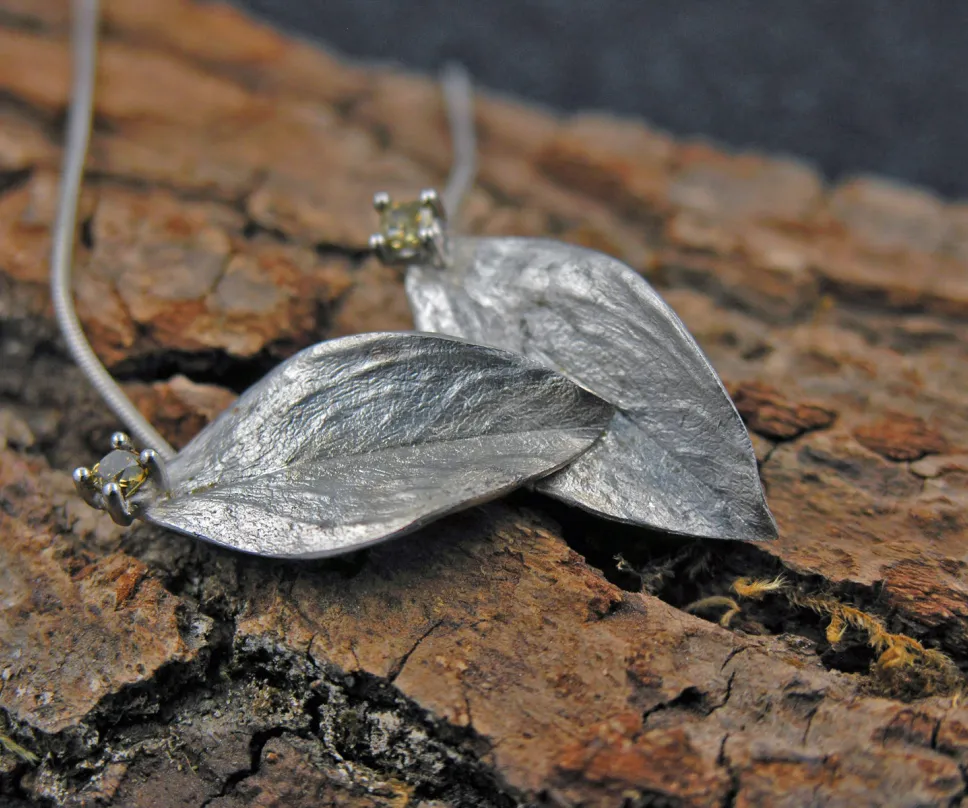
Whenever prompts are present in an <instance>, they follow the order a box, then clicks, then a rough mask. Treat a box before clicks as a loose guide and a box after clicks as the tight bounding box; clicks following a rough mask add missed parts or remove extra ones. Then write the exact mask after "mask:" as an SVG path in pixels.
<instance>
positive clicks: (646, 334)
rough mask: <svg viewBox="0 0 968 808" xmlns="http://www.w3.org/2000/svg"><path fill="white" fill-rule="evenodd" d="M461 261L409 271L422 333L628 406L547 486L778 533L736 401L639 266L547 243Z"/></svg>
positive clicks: (597, 501) (718, 525) (597, 503)
mask: <svg viewBox="0 0 968 808" xmlns="http://www.w3.org/2000/svg"><path fill="white" fill-rule="evenodd" d="M451 262H452V266H451V267H449V268H447V269H442V270H438V269H434V268H431V267H419V266H414V267H410V268H409V269H408V272H407V295H408V297H409V299H410V304H411V308H412V309H413V312H414V319H415V321H416V323H417V327H418V328H419V329H421V330H424V331H435V332H439V333H444V334H452V335H454V336H460V337H463V338H465V339H469V340H472V341H474V342H480V343H483V344H487V345H494V346H497V347H500V348H504V349H506V350H510V351H515V352H519V353H522V354H524V355H525V356H529V357H532V358H534V359H536V360H538V361H540V362H541V363H543V364H545V365H547V366H548V367H551V368H554V369H556V370H559V371H561V372H562V373H564V374H565V375H567V376H569V377H570V378H572V379H574V380H575V381H577V382H579V383H580V384H582V385H584V386H585V387H587V388H588V389H590V390H593V391H594V392H596V393H597V394H598V395H600V396H601V397H602V398H604V399H605V400H606V401H609V402H610V403H612V404H614V405H615V406H616V408H617V412H616V415H615V417H614V419H613V420H612V423H611V424H610V426H609V429H608V431H607V432H606V435H605V437H604V438H603V439H602V440H601V441H600V442H599V443H598V444H597V445H596V446H595V447H593V448H592V449H591V451H589V452H587V453H586V454H584V455H582V456H581V457H580V458H578V460H576V461H575V462H574V463H572V464H571V465H570V466H569V467H568V468H566V469H564V470H563V471H561V472H559V473H557V474H555V475H553V476H551V477H548V478H546V479H544V480H541V481H539V482H538V483H537V484H536V486H535V487H536V488H537V489H538V490H540V491H543V492H545V493H547V494H550V495H552V496H555V497H558V498H559V499H562V500H564V501H566V502H570V503H573V504H575V505H579V506H581V507H583V508H586V509H587V510H589V511H593V512H595V513H598V514H601V515H604V516H608V517H610V518H613V519H619V520H621V521H625V522H630V523H633V524H639V525H643V526H647V527H652V528H657V529H660V530H665V531H669V532H672V533H680V534H687V535H691V536H701V537H706V538H718V539H754V540H755V539H771V538H775V537H776V525H775V523H774V521H773V517H772V515H771V514H770V512H769V509H768V508H767V506H766V501H765V499H764V496H763V489H762V487H761V485H760V480H759V475H758V472H757V467H756V459H755V457H754V455H753V447H752V445H751V443H750V439H749V435H748V433H747V431H746V428H745V427H744V425H743V423H742V421H741V420H740V417H739V414H738V413H737V412H736V408H735V407H734V406H733V403H732V401H731V400H730V398H729V396H728V395H727V393H726V390H725V389H724V388H723V385H722V383H721V382H720V380H719V377H718V376H717V375H716V372H715V371H714V370H713V368H712V366H711V365H710V364H709V361H708V360H707V359H706V357H705V356H704V355H703V353H702V351H701V350H700V349H699V346H698V345H697V344H696V342H695V340H693V338H692V337H691V336H690V335H689V333H688V332H687V331H686V328H685V326H684V325H683V324H682V322H681V321H680V320H679V318H678V317H676V315H675V313H674V312H673V311H672V310H671V309H670V308H669V307H668V306H667V305H666V303H665V302H664V301H663V300H662V299H661V298H660V297H659V296H658V294H657V293H656V292H655V290H654V289H653V288H652V287H651V286H650V285H649V284H648V283H647V282H646V281H645V280H644V279H643V278H642V277H641V276H640V275H638V274H637V273H636V272H634V271H633V270H632V269H630V268H629V267H627V266H625V265H624V264H622V263H621V262H619V261H617V260H615V259H614V258H611V257H609V256H607V255H603V254H602V253H598V252H593V251H591V250H586V249H582V248H579V247H574V246H571V245H568V244H564V243H562V242H557V241H548V240H542V239H525V238H486V239H471V238H459V237H452V238H451Z"/></svg>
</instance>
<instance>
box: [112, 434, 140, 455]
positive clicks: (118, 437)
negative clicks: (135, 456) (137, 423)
mask: <svg viewBox="0 0 968 808" xmlns="http://www.w3.org/2000/svg"><path fill="white" fill-rule="evenodd" d="M111 448H112V449H120V450H122V451H126V452H133V451H134V444H133V443H132V442H131V438H129V437H128V436H127V434H126V433H124V432H115V433H114V434H112V435H111Z"/></svg>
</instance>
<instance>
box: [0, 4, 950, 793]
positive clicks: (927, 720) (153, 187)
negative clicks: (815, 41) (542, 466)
mask: <svg viewBox="0 0 968 808" xmlns="http://www.w3.org/2000/svg"><path fill="white" fill-rule="evenodd" d="M66 15H67V6H66V3H64V2H63V0H43V1H42V2H38V1H37V0H31V1H30V2H26V1H25V0H2V2H0V99H2V100H0V188H2V193H0V283H2V286H0V289H2V293H0V304H2V308H0V321H2V327H3V334H4V338H3V351H4V358H3V362H2V365H0V395H2V399H0V438H2V440H0V444H2V445H3V446H4V447H5V448H3V453H2V456H0V482H2V484H3V493H2V497H0V503H2V506H3V507H2V508H0V674H2V678H0V721H2V725H0V740H2V742H3V743H2V744H0V793H2V792H6V793H7V794H9V795H11V796H12V797H14V798H32V799H37V800H47V801H49V802H53V803H59V804H70V805H95V804H109V805H159V804H166V805H167V804H170V805H212V806H219V807H220V808H229V807H230V806H241V805H260V806H270V805H273V806H274V805H285V806H289V807H290V808H291V807H292V806H298V805H306V806H310V805H311V806H315V805H320V804H324V805H339V806H421V805H422V806H425V808H429V807H430V806H440V805H452V806H475V805H479V806H507V805H513V804H517V803H524V804H549V805H589V806H612V805H615V806H617V805H623V804H626V805H646V804H667V805H688V806H726V805H736V806H752V805H763V804H771V805H790V806H802V805H820V804H823V805H844V806H858V805H881V804H890V805H912V806H913V805H952V804H958V803H959V801H961V800H963V799H964V797H965V794H966V785H965V777H964V775H963V772H964V767H965V766H966V765H968V709H966V708H965V707H963V706H962V705H961V697H960V691H961V686H962V676H961V673H960V670H959V668H958V666H964V665H966V664H968V628H966V626H968V624H966V622H965V621H966V616H968V586H966V571H965V570H966V567H965V559H966V557H968V556H966V554H968V460H966V455H965V451H966V450H965V447H966V445H968V440H966V437H968V411H966V408H965V401H966V400H968V361H966V358H968V328H966V325H965V323H966V319H968V318H966V315H968V271H966V270H968V265H966V262H968V213H966V209H965V208H964V206H961V205H951V204H945V203H943V202H941V201H940V200H938V199H936V198H935V197H933V196H932V195H930V194H928V193H925V192H923V191H919V190H914V189H909V188H904V187H900V186H896V185H893V184H890V183H887V182H885V181H882V180H874V179H857V180H854V181H851V182H847V183H844V184H842V185H839V186H835V187H828V186H826V185H825V184H824V183H823V182H822V181H821V180H820V178H818V176H817V175H816V174H815V173H814V172H813V171H812V170H811V169H810V168H809V167H807V166H804V165H802V164H799V163H797V162H794V161H789V160H777V159H769V158H765V157H760V156H757V155H730V154H725V153H723V152H720V151H718V150H716V149H714V148H712V147H710V146H707V145H705V144H701V143H681V142H677V141H675V140H673V139H671V138H669V137H666V136H664V135H661V134H659V133H656V132H653V131H651V130H649V129H647V128H646V127H644V126H642V125H640V124H637V123H630V122H625V121H619V120H613V119H610V118H607V117H598V116H577V117H573V118H563V119H556V118H552V117H550V116H548V115H546V114H544V113H538V112H535V111H534V110H531V109H528V108H527V107H524V106H519V105H515V104H512V103H510V102H507V101H502V100H497V99H494V98H490V97H486V96H485V97H482V98H481V99H480V102H479V107H478V125H479V128H480V132H481V149H482V152H481V178H480V180H481V181H480V185H479V186H478V188H477V190H475V191H474V193H473V195H472V197H471V199H470V200H469V203H468V205H467V208H466V211H465V217H464V225H465V226H466V227H467V228H468V229H470V230H472V231H475V232H481V233H522V234H534V235H548V234H553V235H555V236H557V237H560V238H563V239H566V240H570V241H575V242H579V243H584V244H590V245H593V246H595V247H596V248H599V249H605V250H607V251H609V252H611V253H613V254H615V255H616V256H618V257H620V258H622V259H623V260H625V261H627V262H629V263H630V264H631V265H633V266H634V267H636V268H637V269H639V270H641V271H642V272H643V274H645V275H646V276H647V277H648V278H649V279H650V280H651V281H653V282H654V283H655V284H656V285H657V286H658V287H659V288H660V289H661V290H662V292H663V294H664V295H665V296H666V297H667V299H668V300H669V301H670V303H671V304H672V305H673V306H674V308H675V309H676V310H677V311H678V312H679V314H680V315H681V316H682V317H683V319H684V320H685V321H686V323H687V325H688V326H689V327H690V329H691V330H692V331H693V333H695V334H696V336H697V338H698V339H699V341H700V342H701V344H702V345H703V347H704V349H705V350H706V351H707V353H708V354H709V356H710V358H711V360H712V361H713V363H714V365H715V366H716V368H717V369H718V370H719V371H720V373H721V374H722V375H723V377H724V378H725V380H726V381H727V384H728V385H729V387H730V389H731V390H732V391H733V392H734V394H735V396H736V399H737V403H738V405H739V407H740V409H741V411H742V412H743V414H744V416H745V417H746V419H747V421H748V425H749V426H750V428H751V430H752V431H753V437H754V444H755V448H756V450H757V455H758V458H759V460H760V462H761V470H762V476H763V479H764V482H765V485H766V487H767V490H768V495H769V500H770V504H771V506H772V508H773V510H774V513H775V514H776V516H777V519H778V522H779V525H780V532H781V537H780V539H779V540H778V541H777V542H775V543H773V544H771V545H768V546H766V545H764V546H757V547H752V546H747V545H743V544H738V543H715V544H708V545H689V546H684V545H683V544H682V543H681V542H670V541H669V540H668V539H664V538H663V537H660V536H656V535H653V534H649V533H646V532H643V531H636V530H633V529H630V528H626V527H622V526H618V525H615V524H612V523H607V522H604V521H600V520H596V519H594V518H592V517H588V516H584V515H582V514H577V513H573V512H566V511H565V510H563V509H562V508H561V507H560V506H557V505H555V504H554V503H552V502H550V501H548V500H545V499H541V498H539V497H536V496H532V495H526V494H518V495H516V496H513V497H511V498H509V499H508V500H506V501H502V502H500V503H496V504H493V505H490V506H488V507H485V508H480V509H475V510H471V511H468V512H466V513H464V514H461V515H458V516H455V517H453V518H450V519H447V520H444V521H442V522H440V523H438V524H436V525H434V526H432V527H430V528H428V529H426V530H424V531H422V532H421V533H419V534H417V535H414V536H411V537H409V538H407V539H403V540H400V541H398V542H394V543H391V544H389V545H386V546H384V547H380V548H378V549H374V550H372V551H370V552H366V553H361V554H357V555H354V556H352V557H348V558H342V559H337V560H333V561H329V562H320V563H311V564H306V563H303V564H279V563H269V562H266V561H263V560H257V559H251V558H247V557H242V556H239V555H235V554H231V553H227V552H221V551H218V550H216V549H213V548H211V547H208V546H205V545H202V544H199V543H196V542H192V541H190V540H187V539H184V538H182V537H178V536H175V535H172V534H168V533H165V532H163V531H160V530H154V529H151V528H148V527H145V526H140V527H137V528H135V529H132V530H129V531H123V530H121V529H119V528H117V527H116V526H114V525H113V524H112V523H111V522H110V520H108V519H107V518H106V517H104V516H103V515H101V514H97V513H95V512H93V511H91V510H89V509H87V508H86V506H84V505H83V503H81V502H80V501H79V500H78V499H77V497H76V496H75V495H74V494H73V491H72V486H71V482H70V476H69V470H70V469H71V468H72V467H73V466H75V465H78V464H81V463H90V462H92V460H93V459H96V458H97V457H98V456H99V455H100V454H101V453H103V449H104V446H105V445H106V441H107V437H108V435H109V434H110V432H111V431H112V430H113V429H115V428H116V427H117V424H116V423H115V422H114V421H113V419H112V418H111V417H110V416H109V415H107V414H106V413H105V412H104V411H103V410H102V409H101V407H100V406H99V404H98V402H97V401H96V400H95V398H94V397H93V394H92V393H91V392H90V390H89V389H88V387H87V386H86V385H85V384H84V382H83V380H82V379H81V377H80V375H79V374H78V372H77V371H76V370H75V369H74V368H72V367H71V365H70V363H69V362H68V361H67V359H66V358H65V356H64V353H63V351H62V350H61V348H60V346H59V343H58V341H57V339H56V336H55V330H54V327H53V324H52V320H51V314H50V303H49V298H48V295H47V291H46V275H47V265H46V254H47V249H48V227H49V224H50V222H51V219H52V216H53V201H54V193H55V190H56V171H57V166H58V161H59V156H60V151H59V129H58V126H59V123H58V122H59V121H60V120H61V116H62V113H63V110H64V107H65V103H66V91H67V80H68V77H67V67H68V50H67V45H66V40H65V37H66V32H67V16H66ZM106 16H107V29H106V39H105V43H104V48H103V56H102V62H101V68H100V73H99V84H98V100H97V104H98V129H97V132H96V133H95V136H94V140H93V144H92V154H91V161H90V165H91V173H90V176H89V178H88V181H87V183H86V185H85V191H84V197H83V200H82V212H83V218H84V220H85V222H86V224H85V227H84V232H83V238H82V239H81V240H80V242H79V246H78V250H79V252H78V266H77V272H76V274H77V279H76V284H75V289H76V294H77V299H78V305H79V309H80V312H81V316H82V319H83V321H84V324H85V327H86V328H87V331H88V333H89V334H90V335H91V338H92V340H93V342H94V345H95V348H96V349H97V351H98V353H99V354H100V356H102V357H103V358H104V359H105V361H107V362H108V363H109V364H111V366H112V367H114V368H115V369H116V370H118V371H119V372H120V373H122V374H123V375H124V377H125V378H126V379H128V380H130V381H129V385H130V386H129V389H130V390H131V392H132V395H133V396H134V397H135V399H136V400H137V401H138V403H139V406H141V407H142V409H143V410H144V411H145V412H146V413H148V414H150V415H151V417H152V418H153V419H154V420H155V422H156V423H158V424H159V425H160V427H161V429H162V431H163V432H164V433H165V434H166V435H167V436H169V437H170V438H171V439H172V441H173V442H175V443H176V444H182V443H184V442H185V441H186V440H188V439H189V438H190V437H191V435H192V434H194V432H196V431H197V430H198V429H199V428H200V427H201V425H203V424H204V423H205V422H206V421H207V420H208V419H209V418H211V417H212V415H213V414H214V413H216V412H218V411H219V410H220V409H221V408H222V407H224V406H226V405H227V403H228V402H230V401H231V399H232V396H233V395H234V394H235V393H237V392H238V391H240V390H241V389H244V387H245V386H246V385H248V384H250V383H251V382H252V381H254V380H255V379H256V378H258V377H259V376H260V375H261V374H262V373H264V372H265V371H266V370H267V369H268V368H270V367H272V366H273V365H274V364H276V363H277V362H278V361H279V360H280V359H282V358H284V357H285V356H287V355H290V354H291V353H292V352H294V351H295V350H297V349H299V348H300V347H302V346H304V345H307V344H310V343H312V342H314V341H317V340H319V339H322V338H326V337H328V336H333V335H337V334H345V333H353V332H356V331H361V330H369V329H401V328H407V327H409V326H410V325H411V323H410V320H409V315H408V313H407V307H406V302H405V300H404V296H403V290H402V286H401V283H400V278H399V275H398V273H396V272H393V271H390V270H386V269H384V268H382V267H379V266H377V265H376V264H375V263H374V262H373V261H371V260H369V259H367V258H365V255H364V253H363V250H364V248H365V244H366V237H367V234H368V233H369V231H370V229H371V228H372V226H373V224H374V220H373V217H372V214H371V213H370V209H369V199H370V196H371V195H372V193H373V192H374V191H376V190H379V189H386V190H389V191H390V192H392V193H396V194H397V195H399V196H404V195H412V194H414V193H415V192H416V191H417V190H419V189H420V188H422V187H425V186H432V185H435V184H439V183H440V182H441V181H442V178H443V177H444V175H445V173H446V170H447V167H448V163H449V160H450V156H449V154H450V149H449V146H448V143H447V137H446V128H445V122H444V119H443V115H442V109H441V101H440V98H439V93H438V91H437V88H436V87H435V86H434V84H433V83H432V82H430V81H427V80H424V79H419V78H414V77H409V76H404V75H400V74H395V73H389V72H385V71H380V70H370V69H365V68H361V67H351V66H348V65H346V64H343V63H341V62H339V61H338V60H336V59H334V58H332V57H330V56H328V55H326V54H324V53H322V52H321V51H317V50H314V49H312V48H311V47H309V46H307V45H305V44H302V43H298V42H295V41H292V40H288V39H286V38H284V37H282V36H280V35H277V34H275V33H273V32H270V31H268V30H266V29H264V28H260V27H258V26H257V25H255V24H254V23H252V22H251V21H249V20H247V19H246V18H244V17H242V16H241V15H239V14H238V13H237V12H235V11H233V10H231V9H230V8H229V7H228V6H224V5H221V4H218V3H215V4H212V3H205V4H197V5H196V4H193V3H190V2H187V1H186V0H174V2H173V0H145V1H144V2H138V3H130V2H123V0H117V2H110V3H107V8H106ZM617 556H621V559H620V560H618V559H617V558H616V557H617ZM777 575H782V576H783V579H784V581H783V582H781V583H778V584H775V585H771V584H769V582H770V581H772V580H773V579H774V578H775V577H776V576H777ZM744 578H745V579H752V582H751V581H749V580H747V581H743V580H741V579H744ZM730 600H731V601H733V602H734V603H735V606H736V607H738V608H739V611H735V610H734V609H733V608H732V607H731V606H730V605H729V602H730ZM727 614H728V615H729V619H728V620H727V619H725V617H724V615H727ZM720 618H723V620H722V622H725V623H727V625H719V624H718V623H719V621H720Z"/></svg>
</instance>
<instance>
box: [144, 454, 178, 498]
mask: <svg viewBox="0 0 968 808" xmlns="http://www.w3.org/2000/svg"><path fill="white" fill-rule="evenodd" d="M138 462H139V463H141V465H142V466H143V467H144V469H145V471H147V472H148V479H149V480H151V481H152V482H153V483H154V484H155V485H156V486H158V489H159V490H160V491H163V492H167V491H169V490H170V488H171V484H170V482H169V480H168V465H167V464H166V463H165V458H163V457H162V456H161V455H160V454H158V452H156V451H155V450H154V449H145V450H143V451H142V452H141V454H140V455H139V456H138Z"/></svg>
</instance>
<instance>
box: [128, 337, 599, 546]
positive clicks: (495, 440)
mask: <svg viewBox="0 0 968 808" xmlns="http://www.w3.org/2000/svg"><path fill="white" fill-rule="evenodd" d="M613 412H614V410H613V408H612V407H611V406H610V405H608V404H606V403H605V402H603V401H602V400H601V399H599V398H597V397H596V396H594V395H592V394H591V393H589V392H588V391H586V390H583V389H581V388H580V387H578V386H577V385H575V384H573V383H572V382H570V381H568V380H567V379H566V378H564V377H563V376H561V375H560V374H557V373H553V372H550V371H549V370H548V369H546V368H544V367H542V366H541V365H539V364H537V363H535V362H532V361H530V360H528V359H526V358H524V357H521V356H516V355H514V354H509V353H507V352H504V351H498V350H495V349H493V348H482V347H480V346H475V345H470V344H467V343H464V342H460V341H458V340H453V339H449V338H447V337H440V336H434V335H420V334H367V335H363V336H356V337H346V338H344V339H339V340H334V341H332V342H326V343H322V344H319V345H315V346H313V347H312V348H308V349H306V350H305V351H302V352H301V353H299V354H297V355H296V356H294V357H292V358H291V359H289V360H288V361H287V362H285V363H283V364H282V365H280V366H279V367H278V368H276V369H275V370H273V371H272V372H271V373H269V374H268V375H267V376H266V377H265V378H263V379H262V380H261V381H259V382H258V383H257V384H256V385H254V386H253V387H252V388H250V389H249V390H248V391H246V393H245V394H244V395H243V396H242V397H241V398H240V399H239V400H238V402H236V404H235V405H234V406H232V407H231V408H229V409H228V410H227V411H226V412H224V413H222V414H221V415H220V416H219V417H218V419H217V420H216V421H214V422H213V423H212V424H210V425H209V426H208V427H206V428H205V429H204V430H203V431H202V432H200V433H199V434H198V435H197V436H196V437H195V438H194V439H193V440H192V441H191V442H190V443H189V444H188V445H187V446H186V447H185V448H184V449H183V450H182V451H181V452H180V453H179V454H178V455H177V456H176V457H175V458H174V459H173V460H171V461H170V463H169V465H168V474H169V476H170V481H171V494H170V496H169V497H167V498H162V499H157V498H155V499H152V498H150V497H149V496H146V497H144V498H142V499H141V500H139V499H138V495H136V497H135V501H136V502H137V503H138V504H139V505H140V506H141V507H142V508H143V515H144V518H145V519H146V520H147V521H150V522H154V523H155V524H159V525H163V526H165V527H169V528H172V529H174V530H177V531H180V532H182V533H187V534H189V535H192V536H196V537H198V538H201V539H207V540H209V541H213V542H215V543H217V544H221V545H225V546H227V547H231V548H234V549H237V550H242V551H245V552H249V553H257V554H260V555H269V556H277V557H290V558H294V557H298V558H312V557H321V556H327V555H335V554H338V553H343V552H346V551H348V550H354V549H357V548H360V547H364V546H366V545H370V544H374V543H376V542H379V541H383V540H385V539H388V538H390V537H392V536H395V535H398V534H400V533H404V532H406V531H408V530H412V529H414V528H416V527H418V526H420V525H421V524H423V523H425V522H427V521H429V520H431V519H433V518H435V517H438V516H442V515H443V514H446V513H449V512H452V511H455V510H458V509H460V508H462V507H467V506H470V505H473V504H476V503H479V502H483V501H485V500H488V499H491V498H494V497H496V496H499V495H500V494H502V493H504V492H506V491H508V490H510V489H513V488H515V487H517V486H519V485H521V484H522V483H525V482H527V481H529V480H533V479H534V478H536V477H540V476H542V475H545V474H548V473H549V472H552V471H554V470H556V469H559V468H561V467H562V466H563V465H564V464H566V463H567V462H569V461H570V460H572V459H574V458H575V457H576V456H577V455H579V454H580V453H581V452H583V451H585V450H586V449H588V447H589V446H591V445H592V444H593V443H594V442H595V441H596V440H597V439H598V438H599V437H600V436H601V435H602V432H603V430H604V429H605V427H606V426H607V424H608V422H609V419H610V418H611V416H612V414H613Z"/></svg>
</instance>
